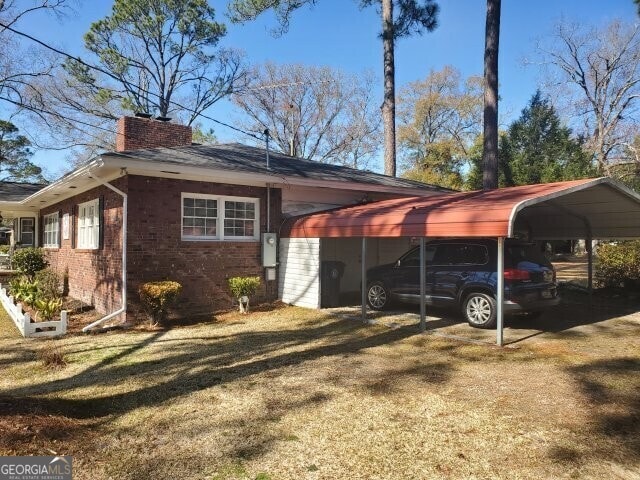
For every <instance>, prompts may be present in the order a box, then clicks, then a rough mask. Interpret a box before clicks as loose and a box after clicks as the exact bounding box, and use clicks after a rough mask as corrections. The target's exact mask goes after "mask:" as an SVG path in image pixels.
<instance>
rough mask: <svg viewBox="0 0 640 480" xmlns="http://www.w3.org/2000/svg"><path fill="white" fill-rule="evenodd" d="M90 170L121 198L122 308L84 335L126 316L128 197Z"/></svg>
mask: <svg viewBox="0 0 640 480" xmlns="http://www.w3.org/2000/svg"><path fill="white" fill-rule="evenodd" d="M96 166H102V162H99V163H98V164H97V165H96ZM90 170H91V169H88V170H87V171H88V173H89V174H90V176H91V178H93V179H94V180H96V181H97V182H98V183H100V184H101V185H104V186H105V187H107V188H108V189H109V190H112V191H114V192H115V193H117V194H118V195H120V196H121V197H122V293H121V297H122V307H120V308H119V309H118V310H116V311H115V312H112V313H110V314H108V315H106V316H104V317H102V318H100V319H99V320H96V321H95V322H93V323H90V324H89V325H87V326H86V327H84V328H83V329H82V331H83V332H84V333H87V332H89V331H90V330H92V329H93V328H95V327H97V326H99V325H102V324H103V323H104V322H106V321H108V320H111V319H112V318H115V317H117V316H118V315H122V314H126V313H127V213H128V211H127V207H128V195H127V194H126V193H124V192H123V191H122V190H120V189H119V188H116V187H114V186H113V185H111V184H110V183H109V182H106V181H104V180H102V179H101V178H100V177H98V176H96V175H95V174H92V173H91V171H90ZM102 228H104V226H102Z"/></svg>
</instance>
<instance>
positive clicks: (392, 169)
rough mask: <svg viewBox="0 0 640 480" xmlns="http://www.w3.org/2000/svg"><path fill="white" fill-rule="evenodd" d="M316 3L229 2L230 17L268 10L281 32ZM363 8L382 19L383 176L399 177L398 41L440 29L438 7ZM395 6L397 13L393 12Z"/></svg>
mask: <svg viewBox="0 0 640 480" xmlns="http://www.w3.org/2000/svg"><path fill="white" fill-rule="evenodd" d="M316 1H317V0H230V1H229V10H230V13H231V18H232V20H234V21H237V22H246V21H248V20H253V19H255V18H256V17H258V16H259V15H260V14H261V13H263V12H264V11H266V10H270V9H271V10H273V11H275V13H276V16H277V18H278V21H279V24H280V30H279V31H278V33H283V32H285V31H286V30H287V28H288V26H289V19H290V17H291V15H292V14H293V12H294V11H295V10H297V9H298V8H300V7H302V6H304V5H314V4H315V3H316ZM359 3H360V6H361V7H368V6H372V5H375V6H377V7H379V11H380V14H381V17H382V32H381V34H380V37H381V38H382V46H383V72H384V77H383V78H384V99H383V103H382V118H383V123H384V173H385V174H386V175H391V176H395V175H396V124H395V121H396V119H395V115H396V103H395V102H396V100H395V95H396V92H395V60H394V56H395V41H396V40H397V39H399V38H403V37H407V36H410V35H412V34H422V33H423V32H424V31H428V32H430V31H432V30H434V29H435V28H436V27H437V25H438V24H437V18H438V11H439V8H438V4H437V3H436V2H435V1H434V0H359ZM394 7H397V12H395V13H394Z"/></svg>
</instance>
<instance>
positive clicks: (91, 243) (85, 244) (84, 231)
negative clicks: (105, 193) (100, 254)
mask: <svg viewBox="0 0 640 480" xmlns="http://www.w3.org/2000/svg"><path fill="white" fill-rule="evenodd" d="M99 200H100V199H98V198H96V199H95V200H90V201H88V202H84V203H80V204H78V234H77V235H78V238H77V247H78V248H80V249H84V250H96V249H98V248H99V246H100V212H99V208H100V201H99ZM91 207H93V216H91V218H88V217H89V215H88V212H89V210H90V208H91Z"/></svg>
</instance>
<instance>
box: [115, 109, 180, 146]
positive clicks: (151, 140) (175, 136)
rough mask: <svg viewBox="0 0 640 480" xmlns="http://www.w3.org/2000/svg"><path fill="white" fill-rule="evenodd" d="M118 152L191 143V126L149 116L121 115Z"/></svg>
mask: <svg viewBox="0 0 640 480" xmlns="http://www.w3.org/2000/svg"><path fill="white" fill-rule="evenodd" d="M116 132H117V135H116V152H122V151H124V150H136V149H138V148H155V147H180V146H184V145H191V139H192V132H191V127H188V126H186V125H178V124H177V123H171V122H161V121H159V120H152V119H148V118H139V117H121V118H120V119H119V120H118V123H117V126H116Z"/></svg>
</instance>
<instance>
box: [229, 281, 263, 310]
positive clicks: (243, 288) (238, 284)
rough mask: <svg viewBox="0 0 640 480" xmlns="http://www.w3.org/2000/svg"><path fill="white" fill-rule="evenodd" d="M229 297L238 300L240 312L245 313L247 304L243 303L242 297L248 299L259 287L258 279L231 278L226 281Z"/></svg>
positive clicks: (246, 302)
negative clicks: (229, 291) (229, 292)
mask: <svg viewBox="0 0 640 480" xmlns="http://www.w3.org/2000/svg"><path fill="white" fill-rule="evenodd" d="M227 282H228V283H229V290H231V295H233V296H234V297H235V298H237V299H238V302H239V304H240V312H242V313H247V311H248V306H249V302H248V300H247V301H243V297H247V298H248V297H250V296H252V295H253V294H255V293H256V290H258V287H260V283H261V282H260V277H231V278H230V279H229V280H227Z"/></svg>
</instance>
